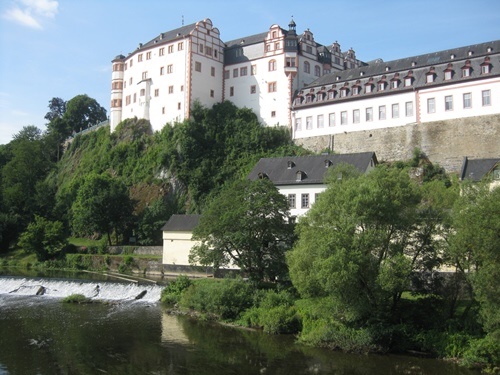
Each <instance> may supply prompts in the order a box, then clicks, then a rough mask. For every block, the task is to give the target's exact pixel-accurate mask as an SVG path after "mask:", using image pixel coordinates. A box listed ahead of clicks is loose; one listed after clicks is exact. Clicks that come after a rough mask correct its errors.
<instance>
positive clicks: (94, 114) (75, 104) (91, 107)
mask: <svg viewBox="0 0 500 375" xmlns="http://www.w3.org/2000/svg"><path fill="white" fill-rule="evenodd" d="M63 120H64V121H66V123H67V124H68V125H69V127H70V129H71V130H72V131H75V132H77V133H78V132H80V131H82V130H84V129H87V128H88V127H90V126H92V125H95V124H97V123H99V122H101V121H104V120H106V109H104V107H101V105H100V104H99V103H98V102H97V101H96V100H95V99H93V98H91V97H89V96H87V95H77V96H75V97H74V98H73V99H71V100H69V101H68V102H67V103H66V112H65V113H64V116H63Z"/></svg>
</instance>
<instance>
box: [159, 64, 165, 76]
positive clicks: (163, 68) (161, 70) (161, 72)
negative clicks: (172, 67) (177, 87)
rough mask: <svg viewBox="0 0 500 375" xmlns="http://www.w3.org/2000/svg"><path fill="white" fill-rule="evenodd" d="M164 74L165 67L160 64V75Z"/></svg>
mask: <svg viewBox="0 0 500 375" xmlns="http://www.w3.org/2000/svg"><path fill="white" fill-rule="evenodd" d="M164 74H165V67H164V66H162V67H161V68H160V75H161V76H162V75H164Z"/></svg>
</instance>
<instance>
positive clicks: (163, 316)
mask: <svg viewBox="0 0 500 375" xmlns="http://www.w3.org/2000/svg"><path fill="white" fill-rule="evenodd" d="M40 286H44V288H45V293H44V294H43V295H38V296H37V295H35V294H36V291H38V289H39V287H40ZM96 286H99V288H98V289H97V290H96ZM143 290H147V293H146V294H145V296H144V297H143V298H142V299H135V297H137V292H138V291H143ZM75 291H80V292H82V293H83V294H86V295H87V296H88V297H93V296H94V295H95V298H97V299H98V298H101V299H104V300H106V301H107V303H104V304H101V303H94V304H80V305H78V304H64V303H61V298H62V296H63V295H64V294H68V293H73V292H75ZM159 291H161V287H160V286H156V285H155V286H152V285H151V284H139V285H137V284H131V283H126V282H120V283H113V282H111V281H110V280H108V279H106V280H95V279H94V280H78V279H73V280H69V279H64V280H62V279H60V278H57V279H53V278H41V277H38V276H37V277H26V276H22V277H12V276H6V275H3V276H0V374H2V375H3V374H9V375H10V374H12V375H14V374H16V375H17V374H19V375H31V374H33V375H53V374H68V375H69V374H121V375H124V374H131V375H132V374H134V375H141V374H151V375H153V374H155V375H160V374H162V375H163V374H168V375H183V374H206V375H211V374H214V375H215V374H217V375H225V374H242V375H247V374H248V375H249V374H284V375H294V374H342V375H347V374H360V375H361V374H363V375H364V374H366V375H368V374H370V375H382V374H383V375H392V374H410V375H411V374H440V375H448V374H450V375H451V374H460V375H471V374H477V373H476V372H472V371H469V370H467V369H463V368H460V367H458V366H456V365H454V364H451V363H447V362H444V361H439V360H433V359H425V358H415V357H409V356H395V355H383V356H382V355H353V354H344V353H339V352H332V351H329V350H324V349H318V348H310V347H306V346H302V345H298V344H296V343H295V339H294V337H293V336H288V335H277V336H272V335H267V334H264V333H262V332H256V331H250V330H244V329H237V328H233V327H227V326H223V325H220V324H215V323H210V322H203V321H197V320H193V319H191V318H189V317H183V316H172V315H169V314H168V313H167V311H166V310H165V309H164V308H162V307H161V306H160V305H159V304H158V302H157V299H158V298H159ZM97 292H98V294H97V295H96V293H97Z"/></svg>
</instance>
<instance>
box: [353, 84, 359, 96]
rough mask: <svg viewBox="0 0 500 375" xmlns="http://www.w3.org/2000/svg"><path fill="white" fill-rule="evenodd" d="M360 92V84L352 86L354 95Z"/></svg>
mask: <svg viewBox="0 0 500 375" xmlns="http://www.w3.org/2000/svg"><path fill="white" fill-rule="evenodd" d="M358 94H359V87H358V86H354V87H353V88H352V95H358Z"/></svg>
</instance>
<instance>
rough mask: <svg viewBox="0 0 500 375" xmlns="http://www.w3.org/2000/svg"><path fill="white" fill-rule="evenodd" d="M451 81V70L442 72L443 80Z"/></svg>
mask: <svg viewBox="0 0 500 375" xmlns="http://www.w3.org/2000/svg"><path fill="white" fill-rule="evenodd" d="M450 79H451V70H445V72H444V80H445V81H448V80H450Z"/></svg>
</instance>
